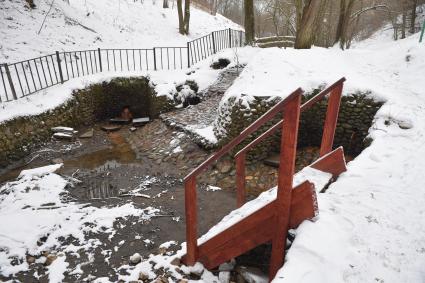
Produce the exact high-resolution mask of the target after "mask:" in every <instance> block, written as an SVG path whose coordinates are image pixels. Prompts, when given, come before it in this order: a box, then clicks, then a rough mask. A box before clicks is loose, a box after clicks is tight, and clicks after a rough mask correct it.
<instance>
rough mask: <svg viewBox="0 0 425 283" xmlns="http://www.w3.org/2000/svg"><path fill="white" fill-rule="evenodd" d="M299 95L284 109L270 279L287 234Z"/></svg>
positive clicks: (279, 264) (281, 256)
mask: <svg viewBox="0 0 425 283" xmlns="http://www.w3.org/2000/svg"><path fill="white" fill-rule="evenodd" d="M300 104H301V95H298V96H294V97H293V98H292V99H291V100H290V101H289V102H288V104H286V105H285V108H284V111H283V120H284V121H285V123H283V127H282V133H283V134H282V139H281V148H280V152H281V159H280V166H279V177H278V186H277V188H278V189H277V198H276V204H275V221H276V222H275V227H274V229H275V230H274V236H273V239H272V254H271V258H270V269H269V278H270V280H272V279H273V278H274V277H275V275H276V273H277V271H278V270H279V269H280V268H281V267H282V265H283V262H284V252H285V245H286V237H287V233H288V228H289V215H290V205H291V195H292V182H293V176H294V170H295V157H296V153H297V140H298V126H299V120H300V113H301V111H300Z"/></svg>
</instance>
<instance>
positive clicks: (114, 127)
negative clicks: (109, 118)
mask: <svg viewBox="0 0 425 283" xmlns="http://www.w3.org/2000/svg"><path fill="white" fill-rule="evenodd" d="M101 129H102V130H104V131H106V132H115V131H118V130H119V129H121V126H117V125H107V126H102V127H101Z"/></svg>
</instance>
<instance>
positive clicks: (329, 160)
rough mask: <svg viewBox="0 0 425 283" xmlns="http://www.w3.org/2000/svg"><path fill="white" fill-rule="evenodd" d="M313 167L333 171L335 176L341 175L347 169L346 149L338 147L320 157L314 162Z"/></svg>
mask: <svg viewBox="0 0 425 283" xmlns="http://www.w3.org/2000/svg"><path fill="white" fill-rule="evenodd" d="M310 167H311V168H314V169H317V170H320V171H323V172H328V173H331V174H332V176H333V177H337V176H339V175H340V174H341V173H343V172H345V171H347V167H346V164H345V157H344V149H343V148H342V146H341V147H338V148H337V149H335V150H333V151H332V152H330V153H328V154H327V155H325V156H323V157H321V158H319V159H318V160H317V161H315V162H314V163H313V164H311V165H310Z"/></svg>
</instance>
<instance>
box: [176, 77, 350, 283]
mask: <svg viewBox="0 0 425 283" xmlns="http://www.w3.org/2000/svg"><path fill="white" fill-rule="evenodd" d="M344 81H345V78H342V79H340V80H339V81H337V82H336V83H334V84H333V85H331V86H330V87H328V88H327V89H325V90H323V91H322V92H320V93H319V94H317V95H316V96H314V97H313V98H311V99H310V100H309V101H307V102H306V103H304V104H303V105H302V106H301V95H302V93H303V91H302V90H301V89H300V88H299V89H297V90H295V91H294V92H293V93H292V94H290V95H289V96H288V97H287V98H285V99H284V100H282V101H281V102H279V103H277V104H276V105H275V106H274V107H272V108H271V109H270V110H269V111H267V112H266V113H265V114H264V115H263V116H261V117H260V118H259V119H258V120H256V121H255V122H254V123H253V124H251V125H250V126H249V127H248V128H246V129H245V130H244V131H242V132H241V133H240V135H239V136H237V137H236V138H234V139H233V140H232V141H231V142H229V143H228V144H227V145H225V146H223V147H222V148H221V149H220V150H219V151H218V152H216V153H215V154H213V155H212V156H210V157H209V158H208V159H207V160H205V161H204V162H203V163H202V164H201V165H199V166H198V167H197V168H195V169H194V170H193V171H192V172H191V173H190V174H189V175H187V176H186V177H185V179H184V183H185V210H186V243H187V253H186V256H185V263H186V264H187V265H193V264H195V262H196V261H197V260H198V258H199V257H198V255H199V253H198V252H199V251H198V243H197V239H198V236H197V225H198V215H197V196H196V195H197V194H196V177H197V176H198V175H199V174H200V173H201V172H203V171H204V170H206V169H207V168H208V167H209V166H210V165H212V164H213V162H215V161H217V160H218V159H219V158H221V157H222V156H224V155H225V154H227V153H229V152H230V151H231V150H232V149H233V148H234V147H235V146H237V145H238V144H240V143H241V142H242V141H243V140H245V139H246V138H247V137H248V136H249V135H251V134H252V133H254V132H255V131H256V130H258V129H259V128H260V127H261V126H262V125H264V124H265V123H267V122H269V121H270V120H271V119H272V118H273V117H275V116H276V115H277V114H278V113H280V112H283V119H282V120H281V121H280V122H278V123H277V124H276V125H274V126H273V127H271V128H270V129H269V130H267V131H266V132H264V133H263V134H262V135H260V136H259V137H258V138H256V139H255V140H253V141H252V142H251V143H249V144H248V145H247V146H245V147H244V148H243V149H242V150H240V151H239V152H238V153H237V154H236V156H235V158H236V171H237V173H236V178H237V180H236V183H237V205H238V206H241V205H242V204H243V203H244V202H245V157H246V152H247V151H248V150H249V149H250V148H252V147H253V146H255V145H256V144H258V143H259V142H261V141H262V140H263V139H265V138H266V137H268V136H270V135H271V134H273V133H274V132H275V131H276V130H278V129H279V128H281V129H282V133H284V134H282V139H281V155H280V166H279V175H278V194H277V199H276V202H275V205H274V209H275V214H274V215H275V221H276V225H275V227H274V229H275V230H274V231H273V232H272V233H273V236H272V256H271V264H270V278H273V277H274V276H275V274H276V272H277V271H278V269H279V268H280V267H281V266H282V263H283V260H284V257H283V256H282V255H283V254H284V249H285V241H286V240H285V239H286V234H287V229H288V227H289V221H290V218H289V217H288V216H289V210H290V206H291V196H292V194H291V190H292V181H293V175H294V168H295V157H296V147H297V136H298V125H299V117H300V113H301V112H302V111H305V110H307V109H308V108H310V107H311V106H312V105H313V104H315V103H316V102H318V101H319V100H321V99H323V98H324V97H325V96H326V95H327V94H330V97H329V100H328V107H327V113H326V119H325V126H324V130H323V137H322V145H321V149H320V155H321V156H323V155H325V154H327V153H329V152H330V151H331V150H332V143H333V138H334V134H335V128H336V122H337V118H338V111H339V106H340V99H341V93H342V87H343V83H344ZM283 121H285V123H284V122H283Z"/></svg>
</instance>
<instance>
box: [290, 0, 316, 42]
mask: <svg viewBox="0 0 425 283" xmlns="http://www.w3.org/2000/svg"><path fill="white" fill-rule="evenodd" d="M320 3H321V0H308V1H306V3H305V6H304V8H303V14H302V18H301V23H300V28H299V29H298V30H297V36H296V39H295V48H296V49H309V48H311V46H312V45H313V41H314V31H315V27H314V23H315V19H316V17H317V14H318V12H319V8H320Z"/></svg>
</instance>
